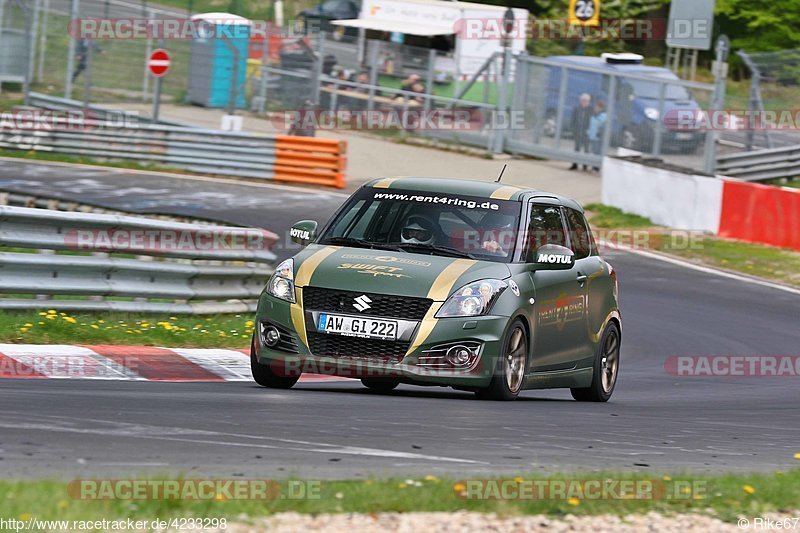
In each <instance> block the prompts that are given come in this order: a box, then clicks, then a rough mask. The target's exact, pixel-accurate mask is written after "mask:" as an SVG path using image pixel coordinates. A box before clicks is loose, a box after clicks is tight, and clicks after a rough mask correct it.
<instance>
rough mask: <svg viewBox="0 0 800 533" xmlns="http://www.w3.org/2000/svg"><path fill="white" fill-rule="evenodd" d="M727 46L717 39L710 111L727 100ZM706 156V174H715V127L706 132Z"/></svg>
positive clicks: (704, 163) (716, 109)
mask: <svg viewBox="0 0 800 533" xmlns="http://www.w3.org/2000/svg"><path fill="white" fill-rule="evenodd" d="M723 37H724V36H723ZM726 46H727V45H726V44H725V43H724V42H723V39H722V37H720V38H718V39H717V45H716V58H717V59H716V61H715V65H714V67H715V68H714V93H713V94H712V96H711V109H709V111H710V112H715V111H719V110H721V109H722V107H723V105H724V102H725V79H726V77H727V69H726V68H725V67H726V65H727V63H725V57H726V55H727V50H726ZM709 122H710V123H712V124H713V122H714V121H713V120H710V121H709ZM704 156H705V157H704V159H703V171H704V172H705V173H706V174H714V172H715V170H716V168H717V131H716V130H715V129H714V128H711V129H710V130H709V131H707V132H706V145H705V153H704Z"/></svg>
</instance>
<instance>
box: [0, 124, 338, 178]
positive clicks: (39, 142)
mask: <svg viewBox="0 0 800 533" xmlns="http://www.w3.org/2000/svg"><path fill="white" fill-rule="evenodd" d="M0 148H6V149H12V150H24V151H31V150H32V151H37V152H51V153H62V154H69V155H76V156H88V157H94V158H103V159H112V160H119V159H124V160H133V161H137V162H141V163H152V164H158V165H164V166H172V167H178V168H182V169H186V170H189V171H192V172H198V173H203V174H217V175H222V176H240V177H247V178H258V179H270V180H281V181H287V182H295V183H311V184H314V185H324V186H329V187H338V188H343V187H344V186H345V175H344V171H345V166H346V162H347V158H346V155H345V154H346V152H347V143H346V141H338V140H334V139H318V138H315V137H295V136H291V135H256V134H246V133H234V132H226V131H219V130H208V129H202V128H188V127H176V126H167V125H162V124H141V125H127V124H125V125H117V124H113V125H111V124H109V123H108V122H107V121H103V120H95V119H86V120H82V121H79V122H77V123H76V122H75V121H70V120H69V119H66V118H61V117H60V118H55V119H53V120H52V122H51V123H50V124H48V125H47V126H45V127H43V126H42V125H40V124H39V125H37V128H36V129H26V128H25V127H20V125H19V124H15V123H9V121H3V122H2V123H0Z"/></svg>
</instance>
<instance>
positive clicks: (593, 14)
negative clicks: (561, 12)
mask: <svg viewBox="0 0 800 533" xmlns="http://www.w3.org/2000/svg"><path fill="white" fill-rule="evenodd" d="M569 23H570V24H580V25H582V26H597V25H598V24H600V0H569Z"/></svg>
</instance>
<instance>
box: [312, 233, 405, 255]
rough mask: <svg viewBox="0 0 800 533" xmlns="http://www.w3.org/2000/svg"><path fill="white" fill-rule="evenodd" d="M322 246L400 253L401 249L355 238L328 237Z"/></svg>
mask: <svg viewBox="0 0 800 533" xmlns="http://www.w3.org/2000/svg"><path fill="white" fill-rule="evenodd" d="M323 244H343V245H345V246H356V247H361V248H371V249H376V250H392V251H394V252H402V251H403V249H402V248H400V247H399V246H394V245H392V244H384V243H380V242H372V241H368V240H366V239H356V238H355V237H328V238H327V239H325V241H324V243H323Z"/></svg>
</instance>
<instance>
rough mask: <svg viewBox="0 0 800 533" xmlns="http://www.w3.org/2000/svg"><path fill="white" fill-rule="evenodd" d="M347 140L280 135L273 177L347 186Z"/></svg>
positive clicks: (299, 181) (341, 187)
mask: <svg viewBox="0 0 800 533" xmlns="http://www.w3.org/2000/svg"><path fill="white" fill-rule="evenodd" d="M346 167H347V141H338V140H336V139H319V138H316V137H299V136H294V135H278V136H277V137H276V138H275V168H274V172H275V175H274V177H273V179H276V180H282V181H290V182H295V183H310V184H313V185H327V186H329V187H338V188H339V189H343V188H344V186H345V183H344V177H345V175H344V171H345V168H346Z"/></svg>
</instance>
